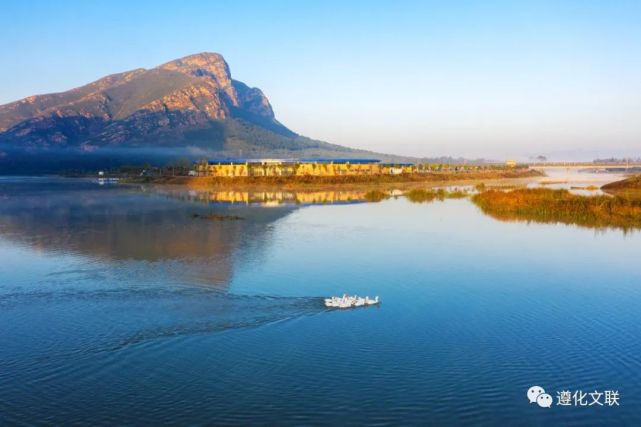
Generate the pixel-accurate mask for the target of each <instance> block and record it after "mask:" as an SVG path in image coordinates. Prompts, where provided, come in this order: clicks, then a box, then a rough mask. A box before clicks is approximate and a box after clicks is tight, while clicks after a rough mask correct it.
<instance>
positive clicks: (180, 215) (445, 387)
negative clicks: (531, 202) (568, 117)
mask: <svg viewBox="0 0 641 427" xmlns="http://www.w3.org/2000/svg"><path fill="white" fill-rule="evenodd" d="M225 197H227V196H225ZM260 197H263V196H260ZM260 197H259V196H255V199H257V200H264V199H261V198H260ZM223 199H224V198H223V197H221V196H218V195H212V194H201V193H189V192H183V191H182V190H172V191H168V190H166V189H162V190H158V189H152V188H149V187H134V186H131V187H124V186H98V185H97V184H95V183H93V182H91V181H89V180H88V181H81V180H65V179H52V178H28V179H24V178H1V179H0V257H1V259H2V260H3V262H2V263H0V324H1V325H3V326H2V328H0V342H1V343H2V346H0V424H8V425H11V424H23V423H31V422H33V421H34V420H37V421H39V422H40V423H41V424H44V425H60V424H73V423H76V424H92V425H101V424H130V425H143V424H145V425H146V424H159V423H175V424H212V423H219V424H227V425H229V424H236V425H247V424H269V423H272V424H273V423H277V424H291V425H300V424H337V423H341V424H345V423H347V424H349V423H352V421H353V420H357V421H355V422H356V423H358V424H361V423H365V424H378V425H399V424H413V425H419V424H425V423H428V424H452V423H458V424H462V423H471V424H499V423H503V424H511V425H514V424H519V423H524V422H525V423H528V424H544V423H564V424H582V425H583V424H592V423H594V424H603V423H606V422H607V423H612V422H614V423H617V422H618V423H627V424H635V423H639V422H641V418H640V416H639V414H638V411H637V408H638V405H637V403H638V399H637V398H636V396H639V395H641V386H639V384H640V383H641V382H640V380H641V378H640V376H641V369H640V368H641V356H639V355H641V344H640V343H641V341H640V340H639V339H638V338H639V336H640V335H641V329H640V327H639V324H640V323H639V314H638V313H640V312H641V288H639V283H641V280H640V279H641V270H640V269H639V267H638V263H637V262H636V260H637V258H638V254H639V253H640V251H641V236H640V235H639V233H638V232H635V231H632V232H630V233H627V234H624V233H622V232H620V231H617V230H607V229H606V230H598V231H595V230H590V229H585V228H579V227H575V226H567V225H559V224H527V223H512V222H500V221H496V220H494V219H492V218H491V217H488V216H485V215H483V214H482V213H481V212H480V211H479V209H478V208H476V207H475V206H474V205H473V204H472V203H471V202H470V201H468V200H465V199H461V200H444V201H439V202H434V203H426V204H416V203H410V202H409V201H408V200H406V199H404V198H390V199H387V200H383V201H381V202H379V203H362V201H361V200H351V201H350V200H349V197H344V195H341V196H340V197H339V196H336V195H331V197H330V198H327V197H326V195H319V194H313V195H306V196H304V197H303V196H298V195H297V196H295V197H292V196H289V195H288V196H286V197H280V196H279V197H275V199H274V200H275V201H276V202H277V203H273V200H272V201H270V202H269V203H245V202H235V203H232V202H230V201H225V200H223ZM278 200H280V201H281V202H278ZM301 200H303V201H304V200H311V202H310V203H300V201H301ZM314 201H320V203H322V204H319V205H316V204H314V203H313V202H314ZM212 213H213V214H217V215H221V216H224V217H227V216H238V217H242V218H243V219H242V220H237V221H235V220H222V221H208V220H205V219H202V217H196V218H195V217H194V214H199V215H201V216H206V215H209V214H212ZM344 292H348V293H357V294H359V295H369V296H372V297H373V296H375V295H379V296H380V297H381V299H382V301H383V303H382V305H381V306H380V307H376V308H373V307H372V308H367V309H363V310H349V311H336V310H327V309H325V308H324V307H323V304H322V297H324V296H328V295H338V294H342V293H344ZM532 385H540V386H543V387H544V388H545V389H546V391H548V393H550V394H551V395H552V396H553V397H556V393H555V391H557V390H565V389H568V388H570V389H583V390H584V391H593V390H594V389H599V390H602V389H616V390H619V391H620V393H621V396H622V397H621V406H620V407H615V408H608V407H605V408H559V407H553V408H551V409H550V410H545V411H544V410H542V409H541V408H538V407H536V405H530V404H529V403H528V400H527V398H526V396H525V393H526V391H527V389H528V388H529V387H530V386H532Z"/></svg>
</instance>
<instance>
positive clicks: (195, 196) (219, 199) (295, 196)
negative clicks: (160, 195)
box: [170, 189, 402, 207]
mask: <svg viewBox="0 0 641 427" xmlns="http://www.w3.org/2000/svg"><path fill="white" fill-rule="evenodd" d="M378 193H381V194H383V195H384V196H385V197H391V196H394V195H400V194H402V191H401V190H388V189H386V190H371V189H369V190H368V189H361V190H274V191H265V190H253V191H247V190H225V191H190V192H189V193H187V194H188V196H189V198H190V199H192V200H196V201H200V202H205V203H232V204H246V205H250V204H257V205H261V206H266V207H269V206H279V205H283V204H294V205H324V204H344V203H362V202H371V201H376V200H374V199H376V198H377V197H376V196H377V195H378ZM170 194H174V195H175V196H176V197H184V194H183V193H181V192H180V191H174V192H172V193H170Z"/></svg>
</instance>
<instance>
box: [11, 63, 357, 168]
mask: <svg viewBox="0 0 641 427" xmlns="http://www.w3.org/2000/svg"><path fill="white" fill-rule="evenodd" d="M345 153H354V154H357V153H359V152H358V151H355V150H351V149H348V148H345V147H341V146H337V145H332V144H327V143H324V142H320V141H314V140H311V139H308V138H305V137H301V136H299V135H297V134H296V133H294V132H292V131H291V130H289V129H288V128H286V127H285V126H283V125H282V124H281V123H279V122H278V121H277V120H276V118H275V116H274V112H273V110H272V107H271V105H270V103H269V101H268V100H267V98H266V97H265V95H264V94H263V93H262V92H261V90H260V89H257V88H251V87H249V86H247V85H245V84H244V83H242V82H239V81H237V80H233V79H232V78H231V74H230V71H229V66H228V65H227V63H226V62H225V60H224V59H223V57H222V56H221V55H219V54H216V53H201V54H197V55H191V56H187V57H185V58H181V59H177V60H175V61H171V62H168V63H166V64H163V65H160V66H158V67H156V68H153V69H150V70H145V69H136V70H132V71H127V72H124V73H120V74H114V75H111V76H107V77H104V78H102V79H100V80H97V81H95V82H93V83H90V84H88V85H86V86H82V87H79V88H76V89H72V90H70V91H67V92H62V93H56V94H49V95H38V96H31V97H28V98H25V99H22V100H20V101H16V102H12V103H10V104H6V105H3V106H0V168H4V169H5V171H6V170H7V169H12V168H13V169H16V168H20V167H24V166H25V165H27V164H30V165H32V166H33V165H34V164H36V163H37V164H38V165H40V166H39V167H41V168H42V169H43V171H47V170H50V169H52V168H53V169H55V168H56V167H62V166H64V165H67V163H69V162H70V164H71V165H73V164H75V163H79V164H82V165H84V166H87V167H88V168H91V167H93V166H94V164H95V166H98V165H100V166H109V165H112V164H119V163H120V164H122V163H136V162H147V161H149V162H152V163H154V162H155V163H161V162H167V161H170V160H175V159H177V158H181V157H183V158H184V157H186V158H191V159H194V158H198V157H203V156H211V155H215V156H245V157H258V156H268V155H269V156H275V155H278V156H294V157H296V156H315V155H323V156H332V155H336V156H344V155H345ZM34 162H36V163H34ZM67 166H69V165H67ZM0 172H2V169H0Z"/></svg>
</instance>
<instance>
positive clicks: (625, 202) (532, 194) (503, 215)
mask: <svg viewBox="0 0 641 427" xmlns="http://www.w3.org/2000/svg"><path fill="white" fill-rule="evenodd" d="M472 201H473V202H474V203H475V204H476V205H477V206H478V207H479V208H481V210H482V211H483V212H484V213H486V214H488V215H490V216H492V217H494V218H497V219H500V220H505V221H534V222H541V223H563V224H575V225H580V226H583V227H591V228H607V227H615V228H620V229H623V230H630V229H639V228H641V200H633V199H626V198H623V197H617V196H614V197H612V196H605V195H604V196H579V195H576V194H572V193H570V192H569V191H567V190H551V189H545V188H532V189H517V190H512V191H499V190H488V191H484V192H482V193H478V194H476V195H474V196H473V197H472Z"/></svg>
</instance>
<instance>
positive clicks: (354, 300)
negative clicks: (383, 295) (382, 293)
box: [325, 294, 379, 308]
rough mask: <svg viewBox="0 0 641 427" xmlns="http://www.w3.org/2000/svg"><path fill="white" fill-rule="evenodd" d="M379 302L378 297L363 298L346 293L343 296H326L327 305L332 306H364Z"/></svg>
mask: <svg viewBox="0 0 641 427" xmlns="http://www.w3.org/2000/svg"><path fill="white" fill-rule="evenodd" d="M378 303H379V301H378V297H376V298H374V299H371V298H370V297H365V298H363V297H359V296H358V295H354V296H349V295H347V294H344V295H343V296H342V297H331V298H325V307H332V308H352V307H364V306H368V305H376V304H378Z"/></svg>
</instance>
